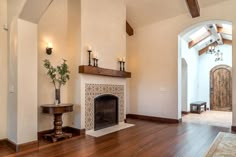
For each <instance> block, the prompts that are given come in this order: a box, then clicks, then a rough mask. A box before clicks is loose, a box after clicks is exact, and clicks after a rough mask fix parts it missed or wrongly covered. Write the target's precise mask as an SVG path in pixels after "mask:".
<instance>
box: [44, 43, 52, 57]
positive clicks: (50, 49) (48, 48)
mask: <svg viewBox="0 0 236 157" xmlns="http://www.w3.org/2000/svg"><path fill="white" fill-rule="evenodd" d="M52 49H53V46H52V43H50V42H48V44H47V47H46V53H47V54H48V55H51V54H52Z"/></svg>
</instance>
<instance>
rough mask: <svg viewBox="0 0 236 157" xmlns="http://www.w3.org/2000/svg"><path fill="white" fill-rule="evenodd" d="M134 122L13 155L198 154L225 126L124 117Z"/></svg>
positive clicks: (155, 156)
mask: <svg viewBox="0 0 236 157" xmlns="http://www.w3.org/2000/svg"><path fill="white" fill-rule="evenodd" d="M128 123H132V124H135V126H134V127H130V128H128V129H125V130H121V131H119V132H115V133H112V134H109V135H105V136H102V137H99V138H94V137H91V136H85V137H80V138H76V137H75V138H72V139H69V140H66V141H62V142H59V143H56V144H51V145H46V146H42V147H40V148H39V149H37V150H29V151H27V152H22V153H18V154H14V155H10V156H17V157H32V156H34V157H36V156H37V157H53V156H57V157H202V156H204V154H205V153H206V151H207V150H208V149H209V147H210V145H211V143H212V142H213V140H214V138H215V137H216V136H217V134H218V133H219V132H220V131H222V132H229V129H228V128H223V127H215V126H209V125H199V124H192V123H181V124H161V123H155V122H149V121H142V120H134V119H128Z"/></svg>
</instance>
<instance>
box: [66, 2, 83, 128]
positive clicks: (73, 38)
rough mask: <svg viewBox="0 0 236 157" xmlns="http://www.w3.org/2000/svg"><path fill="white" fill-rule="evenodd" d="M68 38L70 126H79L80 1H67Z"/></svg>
mask: <svg viewBox="0 0 236 157" xmlns="http://www.w3.org/2000/svg"><path fill="white" fill-rule="evenodd" d="M67 20H68V26H67V28H68V39H67V44H68V46H67V48H68V49H67V53H68V63H69V66H70V71H71V75H70V81H69V82H68V92H69V94H68V101H69V102H72V103H74V111H73V113H72V117H73V119H72V122H71V124H72V126H73V127H77V128H81V120H80V117H81V111H80V100H81V97H80V76H79V74H78V66H79V65H81V1H80V0H69V1H68V19H67Z"/></svg>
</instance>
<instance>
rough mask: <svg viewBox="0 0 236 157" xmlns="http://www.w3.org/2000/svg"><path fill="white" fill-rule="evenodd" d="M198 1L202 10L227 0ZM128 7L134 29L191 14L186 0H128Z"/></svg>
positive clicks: (129, 20)
mask: <svg viewBox="0 0 236 157" xmlns="http://www.w3.org/2000/svg"><path fill="white" fill-rule="evenodd" d="M198 1H199V5H200V8H204V7H208V6H211V5H216V4H218V3H221V2H224V1H227V0H198ZM126 5H127V21H128V22H129V23H130V24H131V26H132V27H133V28H138V27H142V26H144V25H147V24H151V23H154V22H158V21H162V20H165V19H168V18H172V17H176V16H178V15H181V14H184V13H189V11H188V8H187V5H186V2H185V0H171V1H168V0H126ZM189 18H191V15H189Z"/></svg>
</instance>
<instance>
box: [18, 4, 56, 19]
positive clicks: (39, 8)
mask: <svg viewBox="0 0 236 157" xmlns="http://www.w3.org/2000/svg"><path fill="white" fill-rule="evenodd" d="M52 1H53V0H27V1H26V2H25V5H24V7H23V10H22V11H21V13H20V18H22V19H24V20H27V21H30V22H33V23H38V22H39V20H40V18H41V16H42V15H43V13H44V12H45V11H46V9H47V8H48V7H49V5H50V4H51V3H52Z"/></svg>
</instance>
